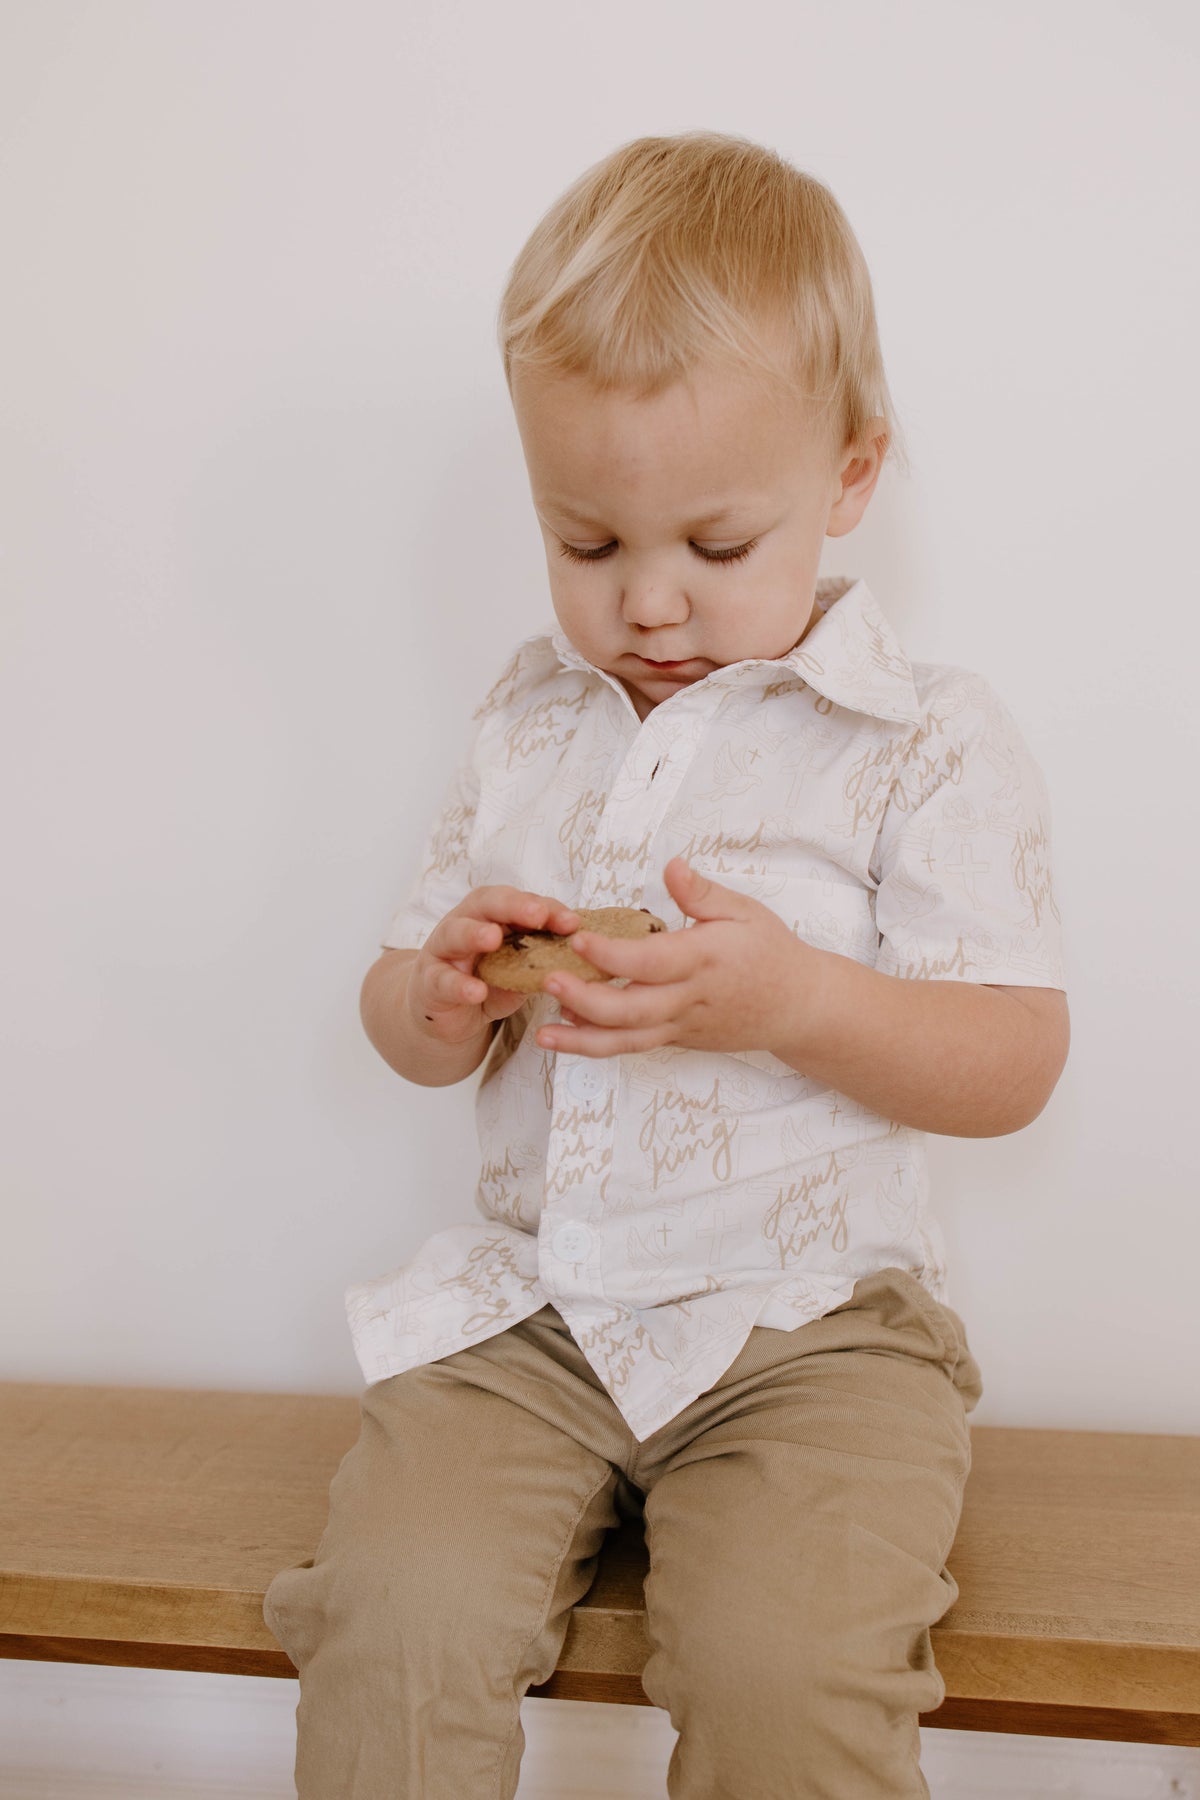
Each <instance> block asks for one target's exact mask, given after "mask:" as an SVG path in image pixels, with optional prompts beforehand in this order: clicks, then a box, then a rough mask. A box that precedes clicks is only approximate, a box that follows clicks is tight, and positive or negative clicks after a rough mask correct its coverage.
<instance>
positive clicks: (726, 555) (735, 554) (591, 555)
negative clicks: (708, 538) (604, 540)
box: [558, 538, 758, 563]
mask: <svg viewBox="0 0 1200 1800" xmlns="http://www.w3.org/2000/svg"><path fill="white" fill-rule="evenodd" d="M757 545H758V539H757V538H751V540H750V542H749V543H748V544H739V545H738V546H737V548H736V549H734V550H702V549H701V548H700V545H699V544H693V545H692V549H693V550H694V551H695V552H696V555H697V556H699V557H701V558H702V559H703V561H704V562H713V563H727V562H741V560H742V558H743V557H745V556H749V554H750V552H751V551H752V550H754V549H756V548H757ZM612 547H613V546H612V545H611V544H601V546H600V548H599V549H598V550H577V549H576V548H575V546H574V544H564V543H563V542H562V540H561V539H560V540H559V545H558V548H559V551H560V553H561V554H562V555H563V556H565V557H567V558H569V560H570V561H571V562H581V563H583V562H604V561H606V560H607V557H608V553H609V551H610V550H611V549H612Z"/></svg>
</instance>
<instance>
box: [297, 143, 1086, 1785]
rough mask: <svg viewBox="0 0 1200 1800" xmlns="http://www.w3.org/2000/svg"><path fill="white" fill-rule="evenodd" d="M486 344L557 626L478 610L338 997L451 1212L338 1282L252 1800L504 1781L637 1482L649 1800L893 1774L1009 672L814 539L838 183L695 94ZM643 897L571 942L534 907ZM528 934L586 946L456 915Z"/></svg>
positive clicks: (1033, 832)
mask: <svg viewBox="0 0 1200 1800" xmlns="http://www.w3.org/2000/svg"><path fill="white" fill-rule="evenodd" d="M501 341H502V348H503V350H504V356H505V370H506V375H507V377H508V380H509V386H510V392H511V395H512V400H513V405H514V410H515V414H516V419H517V424H518V428H519V432H520V437H521V443H522V447H523V451H524V455H525V460H526V464H527V467H528V471H529V476H530V486H531V493H532V498H533V503H534V508H535V511H536V514H537V517H538V521H539V524H540V527H541V530H542V534H543V537H544V539H545V543H546V549H547V561H548V568H549V575H550V590H551V598H552V601H553V606H554V612H555V614H556V617H557V621H558V630H557V631H553V632H547V633H544V634H538V635H536V636H534V637H532V638H529V639H527V640H526V641H525V642H524V643H522V644H521V645H520V646H519V647H518V648H517V650H516V652H515V654H514V655H513V657H512V658H511V660H510V661H509V663H508V665H507V667H506V668H505V670H504V671H503V673H502V674H501V676H500V678H499V680H498V681H497V682H496V683H495V685H494V686H493V688H492V690H491V692H490V694H489V695H488V696H487V698H486V700H485V701H484V703H483V705H482V706H481V708H480V709H479V712H478V713H477V715H476V722H475V729H474V733H473V737H472V741H471V744H470V746H469V748H468V750H467V753H466V755H465V756H464V758H463V761H462V763H461V765H460V768H459V770H458V773H457V775H456V777H455V780H454V783H453V784H452V789H451V792H450V794H449V796H448V798H447V801H446V804H445V806H444V808H443V810H442V812H441V814H440V816H439V817H438V819H437V821H436V823H435V825H434V827H433V830H432V833H431V835H430V839H429V844H428V854H427V856H426V858H425V863H424V867H423V869H422V871H421V873H420V875H419V877H418V879H417V882H416V884H415V887H414V889H413V891H412V893H411V896H410V898H409V901H408V903H407V905H406V906H405V907H404V908H403V909H402V910H401V912H400V913H399V914H398V915H397V916H396V918H395V919H394V921H393V924H392V927H391V929H390V931H389V932H388V935H387V937H386V939H385V941H384V948H383V954H382V955H381V957H380V958H379V959H378V961H377V962H376V963H375V964H374V966H373V967H372V968H371V970H370V971H369V972H368V974H367V977H366V980H365V982H364V985H363V994H362V1013H363V1020H364V1024H365V1027H366V1030H367V1032H368V1035H369V1037H370V1038H371V1041H372V1042H373V1043H374V1044H375V1046H376V1048H377V1049H378V1050H379V1052H380V1054H381V1055H382V1056H383V1057H384V1058H385V1059H386V1061H387V1062H388V1063H389V1064H390V1066H391V1067H392V1068H394V1069H396V1070H397V1071H398V1072H399V1073H400V1074H401V1075H403V1076H405V1077H406V1078H408V1079H409V1080H412V1081H416V1082H419V1083H422V1084H425V1085H428V1086H441V1085H445V1084H448V1083H452V1082H458V1081H462V1080H464V1079H465V1078H466V1077H468V1076H469V1075H472V1074H473V1073H474V1072H475V1071H476V1070H478V1069H480V1068H481V1065H482V1076H481V1079H480V1082H479V1085H478V1091H477V1118H478V1125H479V1131H480V1141H481V1150H482V1156H483V1164H482V1170H481V1176H480V1183H479V1189H478V1194H477V1201H476V1205H477V1211H478V1212H479V1214H480V1215H481V1222H478V1223H475V1224H458V1225H452V1226H450V1227H449V1228H447V1229H446V1230H443V1231H440V1232H438V1233H436V1234H435V1235H434V1236H433V1237H432V1238H430V1239H429V1240H428V1241H427V1242H426V1243H425V1244H424V1245H423V1246H422V1248H421V1249H420V1250H419V1251H418V1252H417V1253H416V1254H415V1255H414V1256H413V1257H412V1258H411V1259H410V1260H409V1261H408V1262H407V1263H406V1264H405V1265H404V1266H403V1267H401V1268H399V1269H396V1270H394V1271H392V1272H391V1273H390V1274H388V1275H386V1276H383V1277H381V1278H380V1279H378V1280H376V1281H372V1282H368V1283H365V1284H362V1285H360V1286H357V1287H354V1288H351V1289H350V1290H348V1293H347V1306H348V1315H349V1320H350V1324H351V1328H352V1331H353V1335H354V1342H355V1349H356V1352H357V1355H358V1358H359V1362H360V1365H361V1367H362V1371H363V1375H364V1378H365V1381H366V1383H367V1387H366V1391H365V1393H364V1395H363V1399H362V1432H361V1436H360V1439H359V1442H358V1444H357V1445H356V1446H355V1447H354V1449H353V1450H352V1451H351V1452H350V1453H349V1454H348V1455H347V1457H346V1458H345V1459H344V1461H343V1463H342V1465H341V1467H340V1468H339V1470H338V1472H337V1475H336V1476H335V1478H334V1481H333V1484H332V1487H331V1490H330V1515H329V1523H328V1525H327V1527H326V1531H325V1534H324V1536H323V1537H322V1540H321V1543H320V1545H319V1546H318V1549H317V1552H316V1555H315V1557H314V1559H313V1560H312V1561H311V1562H309V1563H306V1564H304V1565H302V1566H301V1567H300V1568H299V1569H293V1570H285V1571H283V1572H282V1573H281V1574H280V1575H279V1576H277V1577H276V1579H275V1581H274V1582H273V1583H272V1585H271V1588H270V1590H269V1592H268V1595H267V1602H266V1608H265V1616H266V1618H267V1622H268V1624H269V1625H270V1626H271V1628H272V1630H273V1631H274V1632H275V1634H276V1635H277V1637H278V1638H279V1640H280V1642H281V1643H282V1644H283V1645H284V1647H285V1648H286V1649H287V1651H288V1653H289V1655H290V1656H291V1657H292V1660H293V1661H294V1662H295V1663H296V1666H297V1668H298V1670H299V1672H300V1681H301V1688H300V1693H301V1698H300V1705H299V1707H298V1710H297V1725H298V1738H297V1761H296V1775H297V1785H298V1790H299V1794H300V1800H333V1797H334V1796H337V1797H338V1800H341V1797H343V1796H355V1797H357V1800H366V1797H367V1796H371V1797H372V1800H382V1797H383V1796H384V1795H388V1796H399V1795H404V1796H411V1797H412V1800H417V1797H418V1796H420V1800H442V1797H443V1796H444V1797H445V1800H472V1797H474V1796H478V1797H479V1800H484V1797H485V1796H486V1797H487V1800H493V1797H497V1796H498V1797H503V1800H508V1797H510V1796H512V1795H513V1794H514V1793H515V1792H516V1788H517V1781H518V1771H519V1764H520V1757H521V1750H522V1747H523V1742H524V1739H523V1733H522V1729H521V1724H520V1704H521V1698H522V1696H523V1694H524V1693H525V1692H526V1690H527V1689H528V1687H529V1686H530V1685H531V1684H536V1683H539V1682H543V1681H545V1680H547V1679H548V1677H549V1676H550V1674H551V1673H552V1672H553V1670H554V1667H555V1664H556V1662H557V1658H558V1653H559V1650H560V1648H561V1645H562V1641H563V1637H564V1635H565V1632H566V1627H567V1623H568V1619H569V1613H570V1608H571V1606H572V1605H573V1604H574V1603H575V1601H576V1600H577V1599H579V1598H580V1597H581V1596H582V1594H584V1593H585V1592H586V1590H587V1588H588V1586H589V1585H590V1582H591V1579H592V1577H593V1575H594V1572H595V1560H596V1556H597V1553H598V1551H599V1549H600V1546H601V1544H602V1542H603V1538H604V1534H605V1532H606V1530H607V1529H609V1528H610V1527H611V1526H612V1525H614V1524H616V1523H618V1522H619V1520H620V1519H621V1518H623V1517H627V1516H630V1515H631V1514H642V1515H643V1516H644V1520H645V1528H646V1534H647V1544H648V1550H649V1557H650V1574H649V1577H648V1580H647V1583H646V1613H647V1627H648V1633H649V1639H650V1646H651V1654H650V1658H649V1661H648V1663H647V1665H646V1669H645V1672H644V1675H643V1685H644V1687H645V1691H646V1693H647V1695H648V1697H649V1698H650V1700H651V1701H652V1702H653V1703H654V1704H655V1705H658V1706H661V1707H663V1708H665V1709H666V1710H667V1711H668V1712H669V1714H670V1717H671V1720H672V1723H673V1724H674V1725H675V1727H676V1728H677V1730H678V1733H679V1738H678V1742H677V1744H676V1746H675V1749H674V1752H673V1755H672V1758H671V1764H670V1769H669V1771H668V1780H667V1785H668V1791H669V1793H670V1794H671V1796H672V1797H673V1800H717V1797H718V1796H719V1797H720V1800H785V1797H786V1800H794V1797H800V1796H803V1797H805V1800H808V1797H810V1796H811V1797H813V1800H816V1797H818V1796H820V1797H828V1800H871V1797H873V1796H880V1797H882V1796H885V1795H886V1796H889V1797H893V1796H894V1797H900V1796H905V1797H908V1796H918V1795H927V1793H928V1788H927V1786H926V1783H925V1781H924V1778H923V1776H922V1774H921V1771H920V1765H919V1734H918V1715H919V1714H921V1713H923V1712H929V1711H932V1710H933V1709H934V1708H936V1707H937V1706H938V1705H939V1704H940V1702H941V1699H942V1697H943V1694H944V1685H943V1683H942V1680H941V1677H940V1675H939V1674H938V1672H937V1669H936V1667H935V1665H934V1661H933V1657H932V1651H931V1644H930V1637H929V1627H930V1626H931V1625H932V1624H933V1623H935V1622H936V1621H937V1620H938V1619H939V1618H941V1617H942V1616H943V1614H944V1613H945V1612H946V1610H947V1609H948V1608H949V1606H950V1605H951V1604H952V1602H953V1600H954V1597H955V1594H956V1591H957V1590H956V1587H955V1584H954V1581H953V1577H952V1576H950V1574H949V1572H948V1571H947V1570H946V1569H945V1566H944V1564H945V1558H946V1555H947V1553H948V1552H949V1550H950V1547H951V1544H952V1542H953V1539H954V1534H955V1529H956V1527H957V1523H958V1518H959V1512H960V1508H961V1502H962V1491H963V1485H964V1483H965V1480H966V1475H967V1471H968V1468H969V1463H970V1443H969V1432H968V1426H967V1419H966V1415H967V1413H968V1412H969V1411H970V1410H971V1409H972V1408H973V1407H974V1406H975V1404H976V1402H977V1400H978V1398H979V1395H980V1392H981V1381H980V1375H979V1370H978V1367H977V1365H976V1363H975V1360H974V1358H973V1356H972V1354H971V1351H970V1349H969V1346H968V1343H967V1338H966V1332H965V1329H964V1327H963V1324H962V1321H961V1319H960V1318H959V1316H958V1314H957V1313H955V1312H954V1311H953V1310H952V1309H951V1308H950V1307H949V1305H948V1304H947V1288H946V1272H945V1257H944V1249H943V1242H942V1237H941V1233H940V1231H939V1229H938V1225H937V1222H936V1219H935V1218H934V1217H933V1215H932V1214H931V1212H930V1211H929V1206H928V1195H927V1182H926V1173H925V1163H924V1156H923V1134H924V1133H926V1132H930V1131H932V1132H937V1133H942V1134H947V1135H954V1136H972V1137H985V1136H995V1135H999V1134H1003V1133H1007V1132H1011V1131H1016V1130H1019V1129H1020V1128H1021V1127H1023V1126H1024V1125H1026V1124H1028V1123H1029V1122H1030V1121H1031V1120H1032V1119H1034V1118H1036V1117H1037V1115H1038V1114H1039V1113H1040V1112H1041V1110H1042V1108H1043V1107H1044V1106H1045V1104H1046V1101H1047V1099H1048V1098H1049V1095H1050V1093H1051V1091H1052V1090H1053V1087H1054V1085H1055V1083H1056V1081H1057V1079H1058V1076H1059V1074H1060V1072H1061V1069H1062V1067H1063V1063H1064V1060H1065V1057H1066V1051H1067V1041H1068V1021H1067V1009H1066V996H1065V993H1064V992H1063V965H1062V956H1061V945H1060V937H1059V919H1058V911H1057V908H1056V906H1055V902H1054V898H1053V893H1052V889H1051V876H1050V864H1049V851H1048V824H1049V809H1048V804H1047V799H1046V795H1045V790H1044V784H1043V781H1042V778H1041V775H1040V772H1039V770H1038V768H1037V766H1036V764H1035V763H1034V761H1033V759H1032V757H1031V756H1030V753H1029V751H1028V749H1027V747H1026V745H1025V743H1024V741H1023V739H1022V737H1021V735H1020V732H1019V730H1018V728H1017V726H1016V725H1015V723H1014V721H1013V719H1012V718H1011V716H1010V714H1009V713H1008V711H1007V710H1006V709H1005V707H1004V706H1003V704H1002V703H1001V702H1000V700H999V699H998V698H997V696H996V695H995V693H994V692H993V691H992V689H991V688H990V687H989V686H988V684H987V683H986V682H985V681H984V680H983V679H982V678H981V677H979V676H978V675H976V674H974V673H971V672H970V671H967V670H963V669H959V668H955V667H947V666H943V665H938V664H928V663H913V662H910V660H909V659H908V657H907V656H906V655H905V653H904V650H903V649H902V647H901V645H900V643H899V641H898V639H897V637H896V635H895V633H894V631H893V630H892V628H891V626H890V624H889V623H888V621H887V619H886V617H885V615H884V613H883V611H882V610H881V609H880V607H879V605H878V604H877V602H876V600H875V597H874V596H873V595H872V593H871V592H870V591H869V590H868V588H867V586H866V584H865V582H863V581H862V580H858V579H853V578H848V577H822V576H821V575H820V574H819V564H820V555H821V547H822V544H823V541H824V539H825V538H826V537H827V536H833V537H838V536H842V535H844V534H845V533H847V532H849V531H851V530H852V529H853V528H854V526H855V525H856V524H857V523H858V521H859V520H860V519H861V517H862V515H863V513H864V511H865V509H866V506H867V504H868V502H869V500H870V498H871V495H872V493H873V491H874V489H875V485H876V483H877V481H878V478H879V474H880V471H881V467H882V463H883V459H884V456H885V454H886V451H887V449H888V447H889V443H890V442H891V440H892V437H893V424H892V419H891V411H890V405H889V402H888V396H887V390H886V383H885V382H884V378H883V371H882V363H881V360H880V357H879V350H878V341H877V334H876V329H875V319H874V311H873V306H872V302H871V293H870V282H869V278H868V275H867V272H866V269H865V265H864V264H863V262H862V257H861V252H860V251H859V249H858V246H857V244H856V243H855V241H854V238H853V234H852V232H851V231H850V228H849V226H848V224H847V223H846V221H845V219H844V216H843V215H842V213H841V211H840V209H839V208H838V206H837V203H836V201H834V199H833V197H832V196H831V195H830V194H829V193H828V191H827V190H826V189H824V188H823V187H822V186H821V184H819V183H817V182H815V181H813V180H812V179H811V178H810V177H807V176H804V175H802V174H800V173H798V172H797V171H796V170H795V169H793V168H791V167H790V166H789V165H788V164H786V163H784V162H783V161H782V160H781V159H780V158H778V157H776V156H774V155H773V153H771V152H769V151H766V150H763V149H761V148H760V147H758V146H756V145H752V144H749V143H747V142H746V141H745V140H742V139H735V138H728V137H722V136H719V135H717V134H715V133H705V132H695V133H687V134H684V135H683V136H681V137H678V138H671V139H664V138H647V139H641V140H638V141H636V142H635V143H633V144H629V145H626V146H624V147H623V148H622V149H620V150H619V151H617V152H616V153H614V155H613V156H612V157H610V158H608V159H606V161H605V162H604V163H602V164H600V165H598V167H597V168H596V169H593V170H590V171H588V172H587V174H586V175H585V176H583V177H582V178H581V179H580V181H578V182H577V183H576V184H575V185H574V187H573V188H571V189H570V190H568V192H567V194H566V195H564V196H563V197H562V199H561V200H560V201H559V202H558V203H557V204H556V206H555V207H554V208H552V209H551V211H550V213H549V214H548V215H547V217H546V219H545V220H543V221H542V223H541V225H540V226H539V227H538V229H537V231H536V232H535V233H534V235H533V237H532V238H531V239H530V241H529V243H528V244H527V245H526V246H525V249H524V250H523V252H522V254H521V257H520V258H518V261H517V263H516V264H515V265H514V269H513V271H512V273H511V276H510V281H509V285H508V289H507V291H506V294H505V299H504V304H503V307H502V313H501ZM614 905H620V906H634V907H643V906H644V907H646V908H648V909H649V910H650V911H651V912H653V913H656V914H658V915H659V916H660V917H661V918H662V919H663V920H664V921H665V922H666V924H667V925H668V926H669V927H671V928H672V929H670V930H668V931H667V932H665V933H660V934H655V935H653V936H648V937H644V938H641V939H639V940H637V941H623V942H616V941H609V940H606V939H603V938H599V937H597V936H596V935H595V934H591V933H586V932H585V933H582V934H580V935H578V936H576V935H575V934H576V928H577V927H578V925H579V918H578V913H577V911H576V910H574V909H578V908H581V907H588V908H590V907H604V906H614ZM513 927H526V928H544V929H549V930H551V931H554V932H559V933H563V934H564V935H566V936H568V937H570V939H571V941H572V942H574V943H575V944H576V946H577V948H578V949H579V950H580V951H581V952H582V953H583V954H584V955H585V956H586V957H587V958H588V960H590V961H591V962H593V963H594V964H596V965H597V966H598V967H599V968H600V969H601V970H602V971H604V972H605V973H607V974H608V975H610V976H612V977H614V978H616V979H615V980H614V981H612V982H592V983H586V982H584V981H582V980H580V979H579V978H578V977H577V976H573V975H569V974H566V973H560V974H557V975H555V976H553V977H551V978H550V979H549V980H548V981H547V984H546V985H547V991H546V992H545V993H543V994H538V995H535V996H533V997H532V998H530V997H528V996H525V995H520V994H513V993H509V992H506V991H504V990H501V989H498V988H496V987H489V986H488V985H487V983H485V982H484V981H482V980H481V979H480V978H479V976H478V974H477V973H476V972H475V970H476V964H477V962H478V959H479V958H480V956H481V955H482V954H483V953H484V952H485V951H487V950H490V949H494V948H496V947H497V946H498V945H499V943H500V942H501V940H502V938H503V936H504V934H505V933H506V932H507V931H508V930H510V929H512V928H513Z"/></svg>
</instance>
